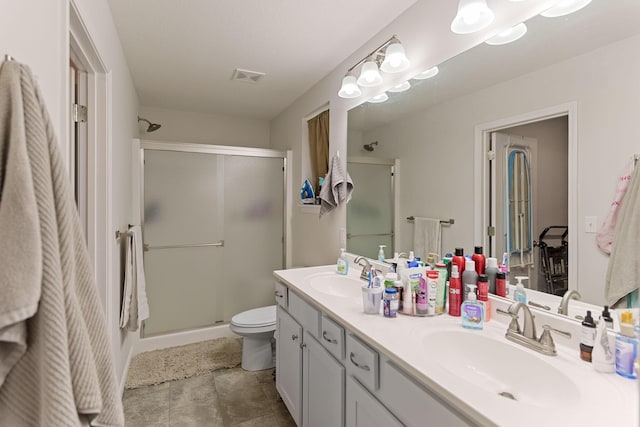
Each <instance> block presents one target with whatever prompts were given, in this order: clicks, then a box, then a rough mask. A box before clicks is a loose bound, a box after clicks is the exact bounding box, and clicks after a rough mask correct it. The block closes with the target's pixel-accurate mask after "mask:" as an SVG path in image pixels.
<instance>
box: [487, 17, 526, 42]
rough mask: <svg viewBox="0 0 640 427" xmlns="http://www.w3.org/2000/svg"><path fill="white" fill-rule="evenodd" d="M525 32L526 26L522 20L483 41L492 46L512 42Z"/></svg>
mask: <svg viewBox="0 0 640 427" xmlns="http://www.w3.org/2000/svg"><path fill="white" fill-rule="evenodd" d="M526 33H527V26H526V25H525V24H524V22H521V23H519V24H518V25H515V26H513V27H511V28H509V29H507V30H504V31H502V32H500V33H498V34H496V35H495V36H493V37H491V38H490V39H489V40H487V41H486V42H485V43H486V44H490V45H493V46H497V45H501V44H507V43H511V42H514V41H516V40H518V39H519V38H521V37H522V36H524V35H525V34H526Z"/></svg>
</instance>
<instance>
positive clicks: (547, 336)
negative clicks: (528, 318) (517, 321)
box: [538, 325, 571, 352]
mask: <svg viewBox="0 0 640 427" xmlns="http://www.w3.org/2000/svg"><path fill="white" fill-rule="evenodd" d="M542 329H544V331H542V335H540V339H539V340H538V342H539V343H540V344H542V346H543V347H546V348H548V349H550V350H551V351H553V352H555V349H556V344H555V343H554V342H553V338H552V337H551V332H554V333H556V334H558V335H560V336H563V337H565V338H571V333H570V332H565V331H561V330H559V329H555V328H552V327H551V326H549V325H542Z"/></svg>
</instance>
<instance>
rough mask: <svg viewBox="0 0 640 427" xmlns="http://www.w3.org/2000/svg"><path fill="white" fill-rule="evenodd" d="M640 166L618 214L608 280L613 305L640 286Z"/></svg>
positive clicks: (607, 285)
mask: <svg viewBox="0 0 640 427" xmlns="http://www.w3.org/2000/svg"><path fill="white" fill-rule="evenodd" d="M638 248H640V167H636V168H635V170H634V171H633V174H632V176H631V182H630V183H629V187H628V189H627V194H626V195H625V197H624V199H623V200H622V204H621V205H620V210H619V213H618V224H617V226H616V230H615V234H614V237H613V246H612V248H611V257H610V258H609V266H608V268H607V276H606V281H605V297H606V299H607V302H608V303H609V305H611V306H612V305H614V304H615V303H616V302H617V301H618V300H620V299H621V298H623V297H624V296H625V295H627V294H628V293H630V292H633V291H634V290H636V289H638V286H639V285H640V257H639V256H638Z"/></svg>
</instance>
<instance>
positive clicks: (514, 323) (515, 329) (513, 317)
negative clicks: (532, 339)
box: [496, 308, 522, 334]
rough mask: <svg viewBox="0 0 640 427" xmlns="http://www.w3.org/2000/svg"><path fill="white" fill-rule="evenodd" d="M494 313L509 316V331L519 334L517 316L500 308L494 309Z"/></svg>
mask: <svg viewBox="0 0 640 427" xmlns="http://www.w3.org/2000/svg"><path fill="white" fill-rule="evenodd" d="M496 313H498V314H502V315H503V316H511V323H509V331H511V332H515V333H517V334H521V333H522V331H521V330H520V323H518V314H517V313H511V312H510V311H506V310H503V309H501V308H496Z"/></svg>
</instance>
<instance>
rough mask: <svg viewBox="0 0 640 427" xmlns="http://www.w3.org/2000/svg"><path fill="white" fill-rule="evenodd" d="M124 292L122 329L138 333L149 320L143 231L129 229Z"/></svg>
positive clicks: (121, 318) (136, 227)
mask: <svg viewBox="0 0 640 427" xmlns="http://www.w3.org/2000/svg"><path fill="white" fill-rule="evenodd" d="M125 253H126V255H125V258H126V261H125V273H124V292H123V293H122V309H121V311H120V328H123V329H124V328H127V329H128V330H130V331H137V330H138V327H139V325H140V322H141V321H143V320H145V319H148V318H149V304H148V302H147V291H146V283H145V279H144V263H143V255H142V229H141V228H140V226H139V225H135V226H133V227H130V228H129V234H128V235H127V245H126V248H125Z"/></svg>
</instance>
